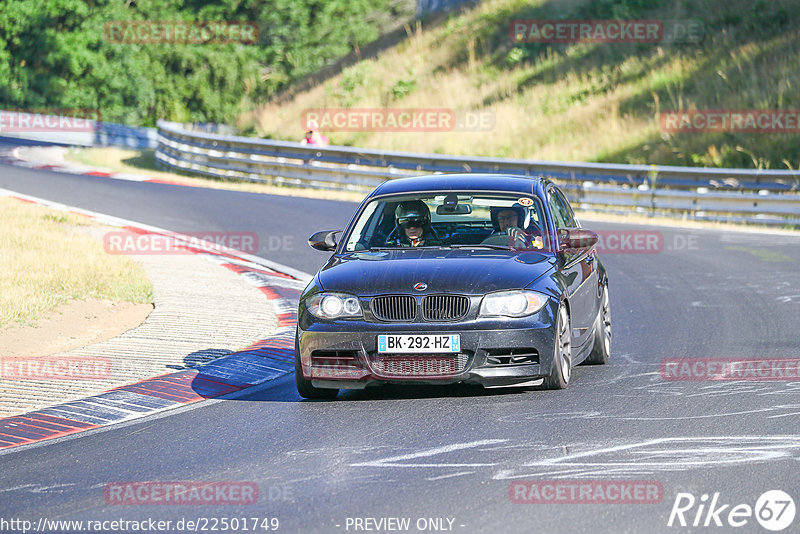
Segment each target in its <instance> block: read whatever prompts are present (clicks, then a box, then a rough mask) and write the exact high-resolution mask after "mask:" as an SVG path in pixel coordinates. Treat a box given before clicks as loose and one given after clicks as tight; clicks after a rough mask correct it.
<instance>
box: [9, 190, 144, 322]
mask: <svg viewBox="0 0 800 534" xmlns="http://www.w3.org/2000/svg"><path fill="white" fill-rule="evenodd" d="M0 213H2V214H3V224H2V225H0V328H2V327H4V326H9V325H12V324H23V325H25V324H31V323H33V322H35V321H36V320H37V319H39V318H40V317H42V315H43V314H45V313H47V312H49V311H51V310H53V309H54V308H56V307H57V306H58V305H60V304H63V303H66V302H68V301H71V300H75V299H87V298H94V299H101V300H110V301H124V302H142V303H148V302H152V301H153V287H152V285H151V284H150V281H149V280H148V279H147V277H146V276H145V273H144V271H143V270H142V268H141V267H140V266H139V265H137V264H136V263H134V262H133V261H132V260H131V259H130V258H127V257H125V256H114V255H109V254H107V253H106V252H105V251H104V250H103V244H102V242H101V241H100V240H99V239H98V237H99V236H102V234H103V232H104V229H103V227H102V226H101V225H99V224H97V223H93V222H91V221H89V220H88V219H86V218H84V217H82V216H79V215H74V214H70V213H64V212H60V211H56V210H52V209H48V208H44V207H40V206H36V205H32V204H28V203H24V202H21V201H19V200H15V199H10V198H0Z"/></svg>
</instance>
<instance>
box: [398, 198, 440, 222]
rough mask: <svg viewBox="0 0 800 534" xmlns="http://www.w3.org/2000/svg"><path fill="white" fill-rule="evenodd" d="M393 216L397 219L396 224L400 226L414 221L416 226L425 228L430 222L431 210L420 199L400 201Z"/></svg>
mask: <svg viewBox="0 0 800 534" xmlns="http://www.w3.org/2000/svg"><path fill="white" fill-rule="evenodd" d="M394 216H395V219H396V220H397V225H398V226H402V227H405V226H406V225H407V224H408V223H415V224H416V225H417V226H421V227H423V228H426V227H428V226H430V224H431V210H430V208H428V205H427V204H425V203H424V202H423V201H421V200H409V201H407V202H401V203H400V204H399V205H398V206H397V209H395V210H394ZM413 225H414V224H412V226H413Z"/></svg>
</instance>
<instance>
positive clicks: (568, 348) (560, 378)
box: [544, 304, 572, 389]
mask: <svg viewBox="0 0 800 534" xmlns="http://www.w3.org/2000/svg"><path fill="white" fill-rule="evenodd" d="M571 376H572V327H571V325H570V320H569V313H568V312H567V307H566V306H565V305H564V304H562V305H561V306H559V307H558V315H557V319H556V339H555V350H554V353H553V368H552V369H551V370H550V375H549V376H548V377H546V378H545V379H544V387H545V388H546V389H564V388H566V387H567V384H569V379H570V377H571Z"/></svg>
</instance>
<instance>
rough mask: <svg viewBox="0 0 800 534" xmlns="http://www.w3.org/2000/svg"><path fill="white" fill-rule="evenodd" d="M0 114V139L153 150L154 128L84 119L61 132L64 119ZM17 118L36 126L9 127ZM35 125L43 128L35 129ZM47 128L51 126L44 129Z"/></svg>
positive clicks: (35, 115) (42, 115)
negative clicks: (26, 120) (1, 119)
mask: <svg viewBox="0 0 800 534" xmlns="http://www.w3.org/2000/svg"><path fill="white" fill-rule="evenodd" d="M0 114H1V115H2V116H3V118H4V119H5V120H4V121H3V122H4V123H5V124H0V138H7V139H23V140H25V141H33V142H39V143H45V144H48V145H66V146H86V147H89V146H118V147H124V148H156V136H157V134H156V129H155V128H137V127H134V126H127V125H125V124H116V123H113V122H103V121H95V120H88V119H86V120H83V119H82V122H81V126H80V127H79V128H63V127H61V123H60V120H61V119H64V118H66V117H61V116H58V115H48V114H40V113H24V112H19V111H2V110H0ZM21 115H24V116H26V117H27V118H28V123H27V124H31V123H33V120H34V118H35V119H37V120H38V123H33V124H34V126H33V127H25V128H20V127H13V126H12V127H9V125H11V124H15V123H16V121H15V118H14V117H19V116H21ZM48 119H50V120H49V121H48ZM67 122H69V121H67ZM36 124H42V125H43V126H41V127H36V126H35V125H36ZM50 124H52V125H53V126H48V125H50Z"/></svg>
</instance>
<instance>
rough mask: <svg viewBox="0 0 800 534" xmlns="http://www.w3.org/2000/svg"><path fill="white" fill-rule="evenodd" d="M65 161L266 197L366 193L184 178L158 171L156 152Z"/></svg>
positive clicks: (78, 154) (104, 150)
mask: <svg viewBox="0 0 800 534" xmlns="http://www.w3.org/2000/svg"><path fill="white" fill-rule="evenodd" d="M64 157H65V158H66V159H68V160H71V161H74V162H77V163H82V164H83V165H90V166H97V167H104V168H106V169H109V170H110V171H112V172H120V173H127V174H140V175H143V176H148V177H152V178H158V179H159V180H166V181H169V182H174V183H176V184H182V185H189V186H194V187H207V188H209V189H224V190H227V191H245V192H247V193H261V194H265V195H282V196H290V197H304V198H324V199H328V200H344V201H349V202H361V201H362V200H363V199H364V197H365V196H366V193H357V192H354V191H333V190H323V189H306V188H301V187H291V186H279V185H270V184H261V183H255V182H241V181H235V180H218V179H214V178H203V177H199V176H184V175H182V174H176V173H171V172H164V171H160V170H157V168H156V166H155V156H154V152H153V150H131V149H124V148H114V147H97V148H73V149H70V150H69V152H67V153H66V154H65V155H64Z"/></svg>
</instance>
